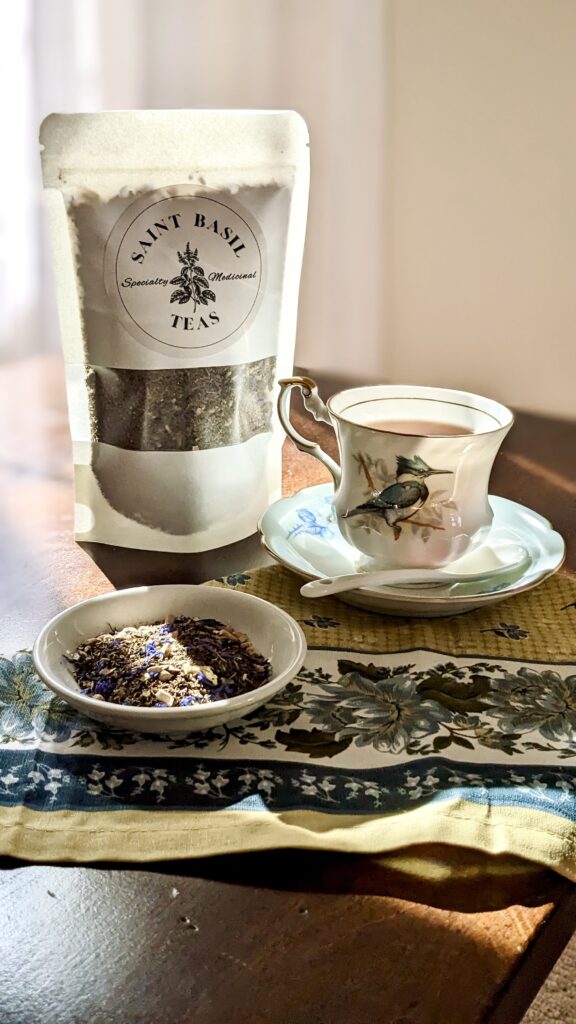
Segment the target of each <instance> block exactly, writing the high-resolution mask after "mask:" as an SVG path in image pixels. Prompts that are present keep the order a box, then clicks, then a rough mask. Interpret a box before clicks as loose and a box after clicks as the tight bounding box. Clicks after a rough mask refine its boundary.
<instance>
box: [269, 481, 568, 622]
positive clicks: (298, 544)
mask: <svg viewBox="0 0 576 1024" xmlns="http://www.w3.org/2000/svg"><path fill="white" fill-rule="evenodd" d="M332 495H333V487H332V484H318V485H316V486H315V487H307V488H305V489H304V490H302V491H299V492H298V494H294V495H293V496H292V497H291V498H281V499H280V501H276V502H274V504H273V505H271V506H270V508H269V509H268V510H267V511H266V512H265V514H264V515H263V517H262V519H261V520H260V523H259V530H260V534H261V538H262V543H263V545H264V547H265V548H266V549H267V551H268V552H269V554H270V555H272V557H273V558H274V559H275V560H276V561H277V562H280V564H281V565H284V566H285V567H286V568H287V569H291V570H292V571H293V572H295V573H297V575H298V576H301V577H303V578H304V579H307V580H310V579H320V578H322V577H324V576H337V575H340V574H341V573H350V572H358V573H359V574H361V573H362V571H363V566H362V558H363V556H362V555H360V553H359V552H358V551H356V549H355V548H353V547H352V546H351V545H350V544H348V542H347V541H346V540H344V538H343V537H342V535H341V533H340V530H339V529H338V525H337V523H336V517H335V515H334V512H333V509H332ZM489 501H490V505H491V508H492V511H493V513H494V519H493V522H492V526H491V528H490V532H489V534H488V537H487V539H486V540H485V542H484V544H483V545H482V546H481V547H480V548H477V549H476V550H475V551H474V552H473V553H471V554H470V555H466V556H464V557H463V558H462V559H460V560H459V564H460V565H463V564H464V561H465V559H474V568H475V569H478V568H481V565H482V559H483V557H485V558H486V565H487V567H488V566H489V565H490V564H492V561H493V560H492V559H491V557H490V551H491V544H494V542H495V540H496V538H497V539H498V540H499V541H501V540H503V539H506V540H512V541H516V542H518V543H521V544H523V545H524V547H525V548H526V549H527V551H528V556H529V561H528V563H527V564H526V563H524V564H523V565H522V566H521V567H520V568H516V569H511V571H510V573H508V574H506V575H504V576H503V575H502V573H498V577H497V579H496V578H494V577H491V576H490V574H489V573H487V575H486V578H485V579H480V580H474V581H469V582H466V583H453V584H452V585H451V586H450V587H449V588H448V587H446V588H444V587H443V588H442V593H439V592H438V590H436V589H431V588H430V587H427V586H419V585H415V584H412V585H410V586H404V587H370V588H363V589H362V590H354V591H349V592H347V593H345V594H339V595H334V596H338V598H339V599H340V600H341V601H346V602H347V603H348V604H352V605H356V606H357V607H359V608H367V609H369V610H370V611H374V612H380V613H382V614H385V615H408V616H420V617H426V618H429V617H431V616H442V615H458V614H459V613H460V612H467V611H472V609H474V608H479V607H481V606H482V605H487V604H495V603H496V602H497V601H503V600H505V599H506V598H508V597H511V596H512V595H514V594H519V593H522V592H523V591H525V590H530V589H531V588H532V587H535V586H537V585H538V584H539V583H541V582H542V581H543V580H545V579H547V577H548V576H552V575H553V573H555V572H556V571H557V570H558V569H559V568H560V566H561V565H562V562H563V561H564V555H565V544H564V540H563V538H562V537H561V536H560V534H559V533H556V531H555V530H554V529H553V528H552V526H551V524H550V523H549V522H548V520H547V519H544V517H543V516H541V515H538V513H537V512H533V511H532V510H531V509H529V508H526V507H525V506H524V505H519V504H518V503H517V502H515V501H509V500H508V498H500V497H497V496H495V495H490V497H489ZM318 606H319V607H320V606H321V601H319V602H318Z"/></svg>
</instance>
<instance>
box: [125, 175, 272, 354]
mask: <svg viewBox="0 0 576 1024" xmlns="http://www.w3.org/2000/svg"><path fill="white" fill-rule="evenodd" d="M226 198H227V202H226V203H223V202H221V201H220V199H214V198H213V197H212V196H207V195H204V194H201V195H199V194H197V193H191V192H190V191H189V190H188V189H187V187H186V186H181V187H178V188H176V189H171V190H170V195H169V196H167V195H166V194H165V193H162V192H154V193H148V194H147V195H146V196H143V197H140V199H138V200H136V201H135V202H134V203H132V204H131V205H130V207H129V208H128V209H127V210H125V212H124V214H123V215H122V216H121V217H120V219H119V221H118V222H117V224H116V226H115V228H114V230H113V231H112V234H111V236H110V239H109V241H108V245H107V248H106V256H105V282H106V289H107V292H108V294H109V295H110V296H111V297H112V298H113V300H114V302H115V304H116V308H117V311H118V316H119V319H120V321H121V322H122V324H123V325H124V326H125V327H126V329H127V330H128V331H129V332H130V334H132V336H133V337H135V338H136V339H137V340H138V341H141V342H143V343H144V344H150V342H152V343H159V345H158V344H153V345H152V347H155V348H158V347H160V348H161V349H162V348H163V347H164V346H169V347H170V348H172V349H185V350H188V351H189V350H190V349H209V350H214V349H218V348H221V347H225V346H226V345H228V344H230V342H231V341H233V340H234V338H235V337H236V336H237V335H238V334H239V333H240V332H241V331H242V330H245V329H246V327H247V326H248V324H249V322H250V320H251V319H252V317H253V316H254V315H255V313H256V311H257V308H258V300H259V298H260V297H261V293H262V276H263V259H262V248H263V243H262V239H261V238H259V237H257V235H258V236H259V234H260V233H259V229H258V226H257V225H256V224H255V223H253V224H252V225H251V224H250V223H248V217H249V215H248V214H247V213H246V212H245V211H242V213H240V210H239V209H238V208H237V207H236V206H232V205H231V202H232V200H230V199H229V197H228V196H227V197H226ZM178 265H179V272H178V273H177V274H175V273H174V271H175V269H176V268H177V267H178ZM216 286H217V287H216ZM175 307H176V308H175ZM179 307H183V308H182V311H180V310H179Z"/></svg>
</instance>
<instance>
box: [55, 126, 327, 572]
mask: <svg viewBox="0 0 576 1024" xmlns="http://www.w3.org/2000/svg"><path fill="white" fill-rule="evenodd" d="M40 141H41V143H42V145H43V151H42V166H43V175H44V185H45V192H46V199H47V208H48V216H49V226H50V234H51V238H52V242H53V251H54V266H55V274H56V283H57V290H58V301H59V312H60V322H61V332H62V341H63V349H64V357H65V361H66V377H67V391H68V404H69V412H70V424H71V432H72V440H73V449H74V464H75V499H76V516H75V525H76V539H77V540H78V541H83V542H87V543H88V545H89V544H90V543H94V544H104V545H114V546H115V547H122V548H127V549H138V550H139V551H156V552H166V553H169V552H172V553H177V552H186V553H200V552H205V553H206V552H210V551H214V550H216V549H220V548H222V547H224V546H227V545H233V544H235V543H236V542H238V541H240V540H242V539H243V538H247V537H249V536H250V535H253V534H254V533H255V532H256V526H257V522H258V519H259V517H260V516H261V515H262V513H263V512H264V510H265V509H266V507H267V506H268V505H269V504H270V502H272V501H274V500H276V499H277V498H278V497H279V495H280V483H281V445H282V440H283V437H284V435H283V432H282V430H281V428H280V427H279V424H278V423H277V420H276V414H275V409H274V406H275V401H274V399H275V390H276V383H277V381H278V378H279V377H284V376H289V375H290V374H291V373H292V369H293V359H294V343H295V332H296V315H297V305H298V287H299V281H300V269H301V263H302V252H303V245H304V233H305V224H306V211H307V201H308V181H309V150H308V133H307V130H306V125H305V123H304V121H303V120H302V118H301V117H300V116H299V115H298V114H295V113H293V112H291V111H189V110H178V111H114V112H106V113H97V114H53V115H51V116H50V117H48V118H47V119H46V120H45V121H44V123H43V125H42V128H41V135H40Z"/></svg>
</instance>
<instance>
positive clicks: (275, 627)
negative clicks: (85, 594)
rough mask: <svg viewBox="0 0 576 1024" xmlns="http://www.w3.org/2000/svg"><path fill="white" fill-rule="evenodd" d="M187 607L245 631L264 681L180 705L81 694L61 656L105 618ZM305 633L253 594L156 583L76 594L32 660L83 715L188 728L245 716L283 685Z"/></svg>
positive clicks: (298, 659) (100, 628) (151, 615)
mask: <svg viewBox="0 0 576 1024" xmlns="http://www.w3.org/2000/svg"><path fill="white" fill-rule="evenodd" d="M178 615H187V616H190V617H196V618H202V619H219V620H220V621H221V622H223V623H224V624H225V625H227V626H230V627H232V629H236V630H239V631H240V632H241V633H246V635H247V636H248V637H249V639H250V640H251V641H252V643H253V645H254V647H255V648H256V650H257V651H259V652H260V653H261V654H263V655H264V657H265V658H267V659H268V660H269V661H270V663H271V665H272V676H271V678H270V679H269V680H268V682H267V683H264V684H263V685H262V686H259V687H258V688H257V689H255V690H251V691H250V692H249V693H242V694H240V695H239V696H237V697H229V698H228V699H226V700H218V701H213V702H212V703H210V704H199V705H194V704H192V705H187V706H186V707H166V708H156V707H153V708H149V707H143V708H139V707H132V706H129V705H126V704H111V703H108V702H106V701H96V700H94V699H93V698H92V697H88V696H84V695H83V694H82V693H81V692H80V687H79V686H78V683H77V682H76V680H75V678H74V675H73V673H72V671H71V669H70V667H69V665H68V664H67V662H66V660H65V658H64V656H65V655H68V656H70V655H71V654H72V653H73V652H74V651H75V650H76V648H77V647H78V646H79V645H80V644H81V643H82V642H83V641H85V640H89V639H90V638H92V637H95V636H98V634H100V633H105V632H108V630H109V628H110V626H112V627H114V628H115V629H122V628H123V627H124V626H140V625H144V624H148V623H153V622H162V621H164V620H165V619H166V618H167V617H169V616H178ZM305 656H306V640H305V639H304V634H303V632H302V630H301V629H300V627H299V626H298V624H297V623H296V622H295V621H294V619H293V618H292V617H291V616H290V615H288V614H287V613H286V612H284V611H282V610H281V609H280V608H276V607H275V606H274V605H272V604H270V603H269V602H268V601H263V600H262V599H261V598H259V597H253V596H252V595H251V594H239V593H237V592H235V591H233V590H224V589H223V588H220V587H205V586H187V585H179V586H156V587H139V588H136V589H133V590H120V591H117V592H115V593H112V594H103V595H102V596H101V597H93V598H91V599H90V600H88V601H82V602H81V603H80V604H76V605H74V606H73V607H72V608H68V609H66V611H63V612H60V614H59V615H56V617H55V618H53V619H51V621H50V622H48V623H47V624H46V625H45V626H44V629H43V630H42V632H41V633H40V635H39V637H38V639H37V640H36V643H35V644H34V651H33V657H34V665H35V666H36V671H37V672H38V675H39V676H40V678H41V679H43V680H44V682H45V683H46V685H47V686H49V687H50V689H51V690H53V691H54V693H56V694H58V696H59V697H62V698H63V700H66V701H68V703H69V704H72V705H73V706H74V707H75V708H77V709H78V711H80V712H82V714H84V715H86V716H87V717H89V718H95V719H96V720H97V721H99V722H105V723H106V724H107V725H111V726H115V727H116V728H119V729H129V730H132V731H134V732H156V733H157V732H161V733H169V734H175V733H178V734H180V733H187V732H195V731H199V730H202V729H211V728H213V727H214V726H216V725H221V724H222V723H223V722H228V721H230V720H233V719H237V718H243V717H244V715H247V714H248V712H250V711H253V710H254V709H255V708H258V707H260V706H261V705H262V704H265V703H266V701H268V700H270V698H271V697H273V696H274V694H276V693H278V691H279V690H282V689H283V688H284V687H285V686H286V684H287V683H289V682H290V680H291V679H293V677H294V676H295V675H296V673H297V672H298V671H299V670H300V668H301V667H302V664H303V662H304V658H305Z"/></svg>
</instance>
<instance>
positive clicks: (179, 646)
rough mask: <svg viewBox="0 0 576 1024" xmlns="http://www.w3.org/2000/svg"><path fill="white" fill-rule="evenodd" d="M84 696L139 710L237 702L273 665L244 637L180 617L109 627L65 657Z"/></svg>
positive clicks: (212, 624)
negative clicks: (217, 701)
mask: <svg viewBox="0 0 576 1024" xmlns="http://www.w3.org/2000/svg"><path fill="white" fill-rule="evenodd" d="M67 661H68V662H69V664H70V665H71V666H72V668H73V670H74V674H75V676H76V681H77V682H78V684H79V685H80V687H81V690H82V693H84V694H85V695H86V696H88V697H93V698H94V699H95V700H104V701H108V702H109V703H111V704H129V705H132V706H136V707H178V706H180V707H187V706H188V705H192V704H210V703H211V702H212V701H216V700H224V699H226V698H228V697H237V696H238V695H239V694H241V693H248V692H249V691H250V690H255V689H257V687H259V686H262V684H263V683H266V682H267V681H268V680H269V679H270V676H271V671H272V670H271V666H270V662H269V661H268V660H267V659H266V658H265V657H264V655H263V654H260V653H259V652H258V651H257V650H256V649H255V648H254V647H253V645H252V643H251V642H250V640H249V639H248V637H247V636H246V635H245V634H244V633H240V632H238V631H237V630H235V629H232V628H231V627H230V626H226V625H224V623H222V622H219V621H218V620H217V619H195V618H187V617H186V616H184V615H182V616H179V617H177V618H175V619H173V620H171V621H166V622H156V623H153V624H152V625H144V626H126V627H124V629H121V630H113V629H111V630H110V632H109V633H101V634H100V635H99V636H96V637H94V638H93V639H91V640H86V641H85V642H84V643H83V644H81V645H80V646H79V647H78V648H77V649H76V650H75V651H74V653H73V654H72V655H71V656H70V657H68V658H67Z"/></svg>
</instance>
